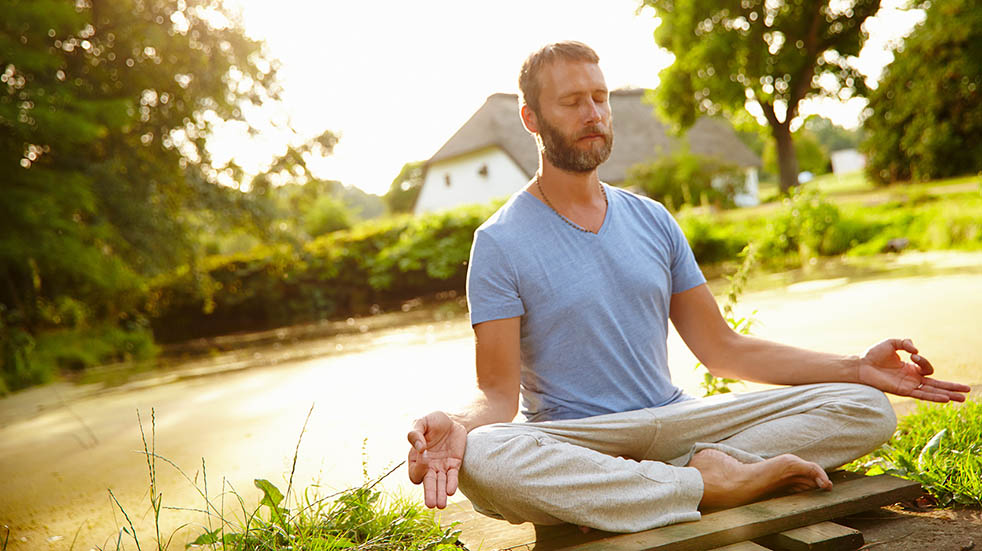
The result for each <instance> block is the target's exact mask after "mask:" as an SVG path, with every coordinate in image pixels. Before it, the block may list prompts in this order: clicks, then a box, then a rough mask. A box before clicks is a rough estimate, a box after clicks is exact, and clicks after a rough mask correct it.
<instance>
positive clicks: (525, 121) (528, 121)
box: [519, 103, 539, 134]
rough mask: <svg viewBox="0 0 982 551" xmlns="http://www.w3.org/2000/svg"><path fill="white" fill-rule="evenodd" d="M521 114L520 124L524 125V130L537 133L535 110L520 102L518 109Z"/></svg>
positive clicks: (537, 125) (537, 122)
mask: <svg viewBox="0 0 982 551" xmlns="http://www.w3.org/2000/svg"><path fill="white" fill-rule="evenodd" d="M519 113H520V114H521V116H522V125H524V126H525V130H528V132H529V134H538V133H539V120H538V118H537V117H536V116H535V111H532V108H531V107H529V106H528V105H527V104H524V103H523V104H522V109H521V110H520V111H519Z"/></svg>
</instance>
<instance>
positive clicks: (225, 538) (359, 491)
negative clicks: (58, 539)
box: [0, 407, 466, 551]
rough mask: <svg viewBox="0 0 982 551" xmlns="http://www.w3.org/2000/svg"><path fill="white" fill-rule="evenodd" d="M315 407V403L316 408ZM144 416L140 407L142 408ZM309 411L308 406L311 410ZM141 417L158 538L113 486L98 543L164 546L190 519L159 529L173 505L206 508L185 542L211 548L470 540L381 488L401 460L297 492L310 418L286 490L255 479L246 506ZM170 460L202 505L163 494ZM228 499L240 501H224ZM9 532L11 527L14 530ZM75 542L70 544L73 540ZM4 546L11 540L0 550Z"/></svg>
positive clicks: (383, 548)
mask: <svg viewBox="0 0 982 551" xmlns="http://www.w3.org/2000/svg"><path fill="white" fill-rule="evenodd" d="M312 411H313V407H311V412H312ZM137 418H138V419H139V412H138V413H137ZM307 419H308V420H309V419H310V413H308V414H307ZM139 422H140V434H141V437H142V439H143V453H144V456H145V457H146V461H147V470H148V471H149V475H150V488H149V501H150V510H151V511H152V512H153V530H154V533H153V534H152V540H153V541H152V542H149V545H148V541H147V538H146V537H145V536H141V534H140V533H138V531H137V529H136V527H135V526H134V525H133V522H132V521H131V520H130V515H129V513H127V511H126V509H125V508H124V507H123V505H122V504H121V503H120V502H119V501H118V500H117V499H116V496H115V495H114V494H113V492H112V490H109V495H110V498H111V500H112V502H113V503H114V504H115V506H116V507H117V508H118V509H119V511H120V512H121V513H122V515H123V518H124V519H125V520H126V525H125V526H123V527H122V528H120V529H119V531H118V532H117V534H116V536H115V541H114V542H112V543H111V544H110V546H108V547H97V549H99V551H106V550H113V551H122V550H124V549H126V545H128V544H129V543H130V542H131V543H132V544H133V545H134V546H135V548H136V549H137V551H143V550H144V549H147V550H148V551H149V550H150V549H155V550H157V551H166V550H167V549H170V548H171V545H172V544H173V543H174V537H175V535H176V534H177V533H178V532H179V531H180V530H182V529H184V528H185V527H187V525H182V526H180V527H178V528H177V529H175V530H174V531H173V532H171V533H170V534H166V535H165V534H161V529H160V526H161V514H162V513H163V512H165V511H167V510H180V511H193V512H198V513H201V514H203V515H204V516H205V519H206V523H205V524H204V525H203V526H201V527H199V529H200V534H199V535H198V536H197V538H196V539H195V540H194V541H192V542H190V543H189V544H187V545H186V546H184V547H188V548H195V549H204V550H209V551H278V550H283V551H285V550H291V551H340V550H344V551H369V550H370V551H396V550H399V551H402V550H406V551H451V550H452V551H458V550H460V549H464V550H465V551H466V548H465V547H464V546H463V544H462V543H460V542H459V541H458V539H457V536H458V534H459V532H458V531H455V530H453V528H452V527H451V528H441V527H440V524H439V523H438V522H437V520H436V518H435V516H434V514H433V512H431V511H429V510H427V509H426V508H425V507H423V506H422V505H421V504H419V503H418V502H415V501H411V500H408V499H397V498H392V497H390V496H386V495H383V494H382V492H381V491H380V490H378V489H377V488H376V486H377V485H378V483H379V482H381V481H382V480H383V479H384V478H385V477H387V476H388V475H389V474H392V472H393V471H395V469H397V468H399V466H401V464H400V465H397V466H396V467H395V468H394V469H392V470H391V471H389V472H388V473H387V474H385V475H383V476H381V477H379V478H377V479H375V480H369V479H368V475H367V471H365V476H366V480H365V483H364V484H363V485H362V486H359V487H355V488H350V489H347V490H344V491H342V492H339V493H336V494H332V495H329V496H325V497H321V496H319V495H318V494H317V492H316V491H315V490H311V489H308V490H305V491H304V492H303V493H302V494H301V495H297V493H296V492H295V489H294V487H293V475H294V473H295V471H296V465H297V458H298V456H299V451H300V442H301V441H302V439H303V434H304V432H305V431H306V428H307V422H306V421H305V422H304V426H303V429H302V430H301V431H300V438H299V439H298V440H297V448H296V450H295V451H294V455H293V467H292V468H291V471H290V477H289V483H288V485H287V488H286V492H281V491H280V489H279V488H278V487H276V485H274V484H273V483H271V482H270V481H268V480H264V479H256V480H255V481H254V485H255V487H256V488H258V489H259V490H260V491H261V492H262V498H261V499H260V501H259V503H258V505H256V506H255V507H252V508H250V507H247V506H246V503H245V500H244V499H243V498H242V496H241V495H240V494H239V493H238V492H237V491H235V489H234V488H232V486H231V484H230V483H228V482H227V481H225V480H223V482H222V487H223V488H222V492H221V493H220V494H219V495H218V496H213V495H210V494H209V493H208V478H207V470H206V469H205V462H204V459H202V462H201V472H202V475H203V482H202V485H198V483H197V481H196V478H197V477H195V479H194V480H192V478H191V477H189V476H188V475H187V474H186V473H185V472H184V471H183V470H182V469H181V468H180V467H178V466H177V465H176V464H174V463H173V462H172V461H170V460H169V459H167V458H166V457H163V456H161V455H158V454H157V453H156V450H155V447H156V437H155V434H156V430H155V428H156V419H155V417H154V412H153V410H151V433H150V440H149V443H148V441H147V437H146V434H145V433H144V430H143V423H142V420H140V421H139ZM158 461H161V462H164V463H166V464H168V465H169V466H171V467H173V468H174V469H176V470H177V471H178V473H180V474H181V475H182V476H183V477H184V478H185V480H187V481H188V483H189V484H191V485H192V486H193V487H194V488H195V490H197V492H198V494H199V495H200V497H201V498H202V501H203V507H202V508H185V507H171V506H165V505H164V504H163V495H162V494H161V493H160V491H159V489H158V488H157V464H158ZM227 499H229V500H230V501H231V502H232V503H233V504H234V508H233V509H231V510H229V509H226V505H227V504H226V500H227ZM8 535H9V533H8ZM74 543H75V542H73V543H72V548H74ZM5 550H6V542H4V544H3V546H2V547H0V551H5Z"/></svg>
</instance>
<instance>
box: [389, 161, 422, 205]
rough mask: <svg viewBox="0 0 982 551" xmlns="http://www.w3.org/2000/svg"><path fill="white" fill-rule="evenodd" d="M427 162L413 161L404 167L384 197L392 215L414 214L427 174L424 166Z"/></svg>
mask: <svg viewBox="0 0 982 551" xmlns="http://www.w3.org/2000/svg"><path fill="white" fill-rule="evenodd" d="M425 162H426V161H413V162H410V163H406V164H404V165H402V170H400V171H399V175H398V176H396V178H395V180H392V184H391V185H389V191H387V192H386V193H385V196H384V197H383V198H384V199H385V204H386V205H388V207H389V212H391V213H401V212H412V210H413V207H414V206H415V205H416V198H417V197H419V192H420V190H421V189H423V175H424V174H425V172H426V169H425V167H424V166H423V165H424V164H425Z"/></svg>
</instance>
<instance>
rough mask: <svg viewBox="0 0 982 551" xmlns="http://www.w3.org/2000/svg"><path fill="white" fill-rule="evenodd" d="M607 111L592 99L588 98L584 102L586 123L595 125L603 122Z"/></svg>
mask: <svg viewBox="0 0 982 551" xmlns="http://www.w3.org/2000/svg"><path fill="white" fill-rule="evenodd" d="M606 114H607V111H606V109H605V108H604V105H603V104H599V103H597V102H596V101H595V100H594V99H593V98H588V99H587V101H586V113H585V115H586V123H587V124H595V123H598V122H603V121H604V119H605V118H606Z"/></svg>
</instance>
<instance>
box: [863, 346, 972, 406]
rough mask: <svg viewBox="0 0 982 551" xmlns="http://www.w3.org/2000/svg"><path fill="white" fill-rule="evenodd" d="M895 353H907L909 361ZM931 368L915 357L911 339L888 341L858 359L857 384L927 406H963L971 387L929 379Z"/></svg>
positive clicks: (914, 347) (922, 358)
mask: <svg viewBox="0 0 982 551" xmlns="http://www.w3.org/2000/svg"><path fill="white" fill-rule="evenodd" d="M898 351H905V352H909V353H910V361H904V360H903V359H901V357H900V355H899V354H898V353H897V352H898ZM932 373H934V366H932V365H931V362H929V361H928V360H927V358H925V357H924V356H921V355H920V354H919V353H918V350H917V347H916V346H914V343H913V341H911V340H910V339H887V340H885V341H883V342H881V343H879V344H877V345H875V346H873V347H872V348H870V349H869V350H867V351H866V354H865V355H864V356H863V357H862V359H861V364H860V368H859V380H860V381H861V382H863V383H864V384H867V385H870V386H872V387H876V388H878V389H880V390H882V391H883V392H889V393H891V394H896V395H898V396H910V397H912V398H917V399H919V400H927V401H930V402H942V403H943V402H949V401H952V400H954V401H956V402H964V401H965V393H966V392H969V391H970V390H971V387H969V386H967V385H963V384H960V383H953V382H949V381H941V380H938V379H932V378H930V377H928V375H931V374H932Z"/></svg>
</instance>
